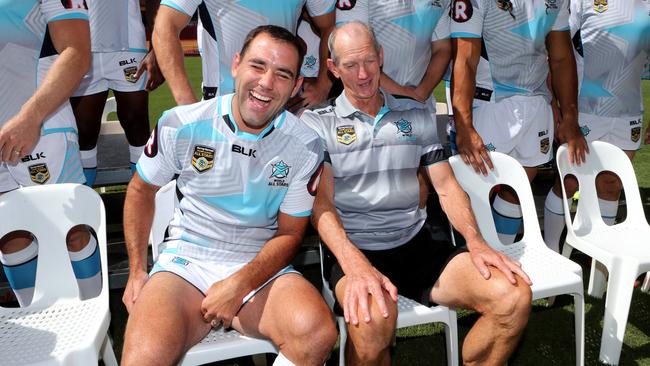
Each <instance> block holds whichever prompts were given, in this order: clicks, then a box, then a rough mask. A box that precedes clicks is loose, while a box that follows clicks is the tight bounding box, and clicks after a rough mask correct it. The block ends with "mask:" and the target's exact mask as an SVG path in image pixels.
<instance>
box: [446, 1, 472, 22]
mask: <svg viewBox="0 0 650 366" xmlns="http://www.w3.org/2000/svg"><path fill="white" fill-rule="evenodd" d="M449 12H450V14H449V16H451V19H453V20H454V22H456V23H465V22H466V21H468V20H470V19H472V14H474V8H472V2H471V0H454V3H453V4H451V9H450V10H449Z"/></svg>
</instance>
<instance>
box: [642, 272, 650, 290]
mask: <svg viewBox="0 0 650 366" xmlns="http://www.w3.org/2000/svg"><path fill="white" fill-rule="evenodd" d="M641 291H643V292H645V293H648V292H649V291H650V272H646V274H645V279H644V280H643V286H641Z"/></svg>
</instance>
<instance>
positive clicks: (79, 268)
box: [71, 246, 101, 280]
mask: <svg viewBox="0 0 650 366" xmlns="http://www.w3.org/2000/svg"><path fill="white" fill-rule="evenodd" d="M71 262H72V270H73V271H74V276H75V277H77V279H80V280H81V279H85V278H90V277H93V276H95V275H96V274H97V273H99V271H100V269H101V264H100V260H99V246H97V247H96V248H95V251H94V252H93V254H91V255H90V256H89V257H87V258H84V259H82V260H80V261H71Z"/></svg>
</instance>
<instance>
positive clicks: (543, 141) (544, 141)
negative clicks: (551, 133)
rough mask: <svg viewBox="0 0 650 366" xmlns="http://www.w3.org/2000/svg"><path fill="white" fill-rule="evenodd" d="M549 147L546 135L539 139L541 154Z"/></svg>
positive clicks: (549, 143)
mask: <svg viewBox="0 0 650 366" xmlns="http://www.w3.org/2000/svg"><path fill="white" fill-rule="evenodd" d="M550 148H551V141H550V140H549V139H548V137H544V138H543V139H541V140H539V151H540V152H541V153H542V154H546V153H547V152H548V150H549V149H550Z"/></svg>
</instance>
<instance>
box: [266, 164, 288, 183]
mask: <svg viewBox="0 0 650 366" xmlns="http://www.w3.org/2000/svg"><path fill="white" fill-rule="evenodd" d="M289 169H291V166H289V165H288V164H287V163H285V162H284V160H280V161H279V162H278V163H276V164H271V176H270V177H269V178H277V179H284V178H286V177H287V176H289Z"/></svg>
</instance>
